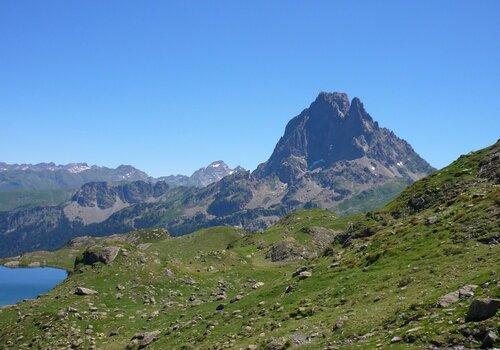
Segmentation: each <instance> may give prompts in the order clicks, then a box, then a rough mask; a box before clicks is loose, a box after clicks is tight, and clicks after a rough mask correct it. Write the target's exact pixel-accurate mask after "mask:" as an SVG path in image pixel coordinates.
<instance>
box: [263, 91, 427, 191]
mask: <svg viewBox="0 0 500 350" xmlns="http://www.w3.org/2000/svg"><path fill="white" fill-rule="evenodd" d="M363 157H366V158H368V159H370V160H374V161H376V162H378V163H380V164H381V165H383V166H384V167H385V168H386V169H389V170H390V172H391V173H392V175H393V176H394V177H409V178H411V179H412V180H415V179H418V178H420V177H422V176H423V175H426V174H428V173H430V172H431V171H432V170H433V168H432V167H431V166H430V165H429V164H428V163H427V162H425V161H424V160H423V159H422V158H420V157H419V156H418V154H416V153H415V151H414V150H413V149H412V148H411V146H410V145H409V144H408V143H407V142H406V141H404V140H402V139H400V138H398V137H397V136H396V135H395V134H394V133H393V132H391V131H390V130H388V129H385V128H380V127H379V125H378V123H377V122H375V121H374V120H373V119H372V117H371V116H370V115H369V114H368V113H367V112H366V110H365V108H364V106H363V104H362V103H361V101H360V100H359V99H358V98H354V99H353V100H352V102H351V103H350V102H349V99H348V97H347V95H346V94H345V93H339V92H334V93H326V92H322V93H320V94H319V95H318V97H317V98H316V100H315V101H314V102H313V103H312V104H311V105H310V106H309V108H307V109H305V110H304V111H302V113H300V114H299V115H298V116H296V117H295V118H293V119H292V120H291V121H290V122H289V123H288V125H287V126H286V129H285V134H284V135H283V137H282V138H281V139H280V141H279V142H278V144H277V145H276V148H275V149H274V152H273V154H272V155H271V157H270V158H269V160H268V161H267V162H265V163H263V164H261V165H260V166H259V167H258V168H257V170H256V171H255V173H254V174H255V176H257V177H260V178H263V177H267V176H272V175H277V176H278V177H279V178H280V180H281V181H283V182H285V183H295V182H297V181H298V180H299V179H300V178H301V177H302V176H304V175H305V174H306V173H308V172H310V171H314V170H316V169H319V170H324V169H328V168H330V167H335V166H336V163H337V162H341V161H353V160H357V159H361V158H363Z"/></svg>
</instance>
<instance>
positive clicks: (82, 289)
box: [75, 287, 98, 295]
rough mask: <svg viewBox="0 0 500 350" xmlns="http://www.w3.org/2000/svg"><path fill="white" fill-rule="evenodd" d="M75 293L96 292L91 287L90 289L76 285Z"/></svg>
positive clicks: (91, 293)
mask: <svg viewBox="0 0 500 350" xmlns="http://www.w3.org/2000/svg"><path fill="white" fill-rule="evenodd" d="M75 294H76V295H94V294H98V292H97V291H95V290H93V289H90V288H85V287H76V288H75Z"/></svg>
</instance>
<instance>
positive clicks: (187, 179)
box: [157, 160, 245, 187]
mask: <svg viewBox="0 0 500 350" xmlns="http://www.w3.org/2000/svg"><path fill="white" fill-rule="evenodd" d="M237 171H245V169H243V168H242V167H240V166H238V167H236V168H234V169H231V168H230V167H229V166H228V165H227V164H226V163H224V162H223V161H222V160H218V161H215V162H213V163H211V164H209V165H208V166H206V167H204V168H200V169H198V170H196V171H195V172H194V173H193V174H192V175H191V176H186V175H170V176H162V177H159V178H157V180H158V181H165V182H166V183H168V184H169V185H172V186H188V187H190V186H193V187H205V186H208V185H210V184H212V183H214V182H217V181H219V180H221V179H222V178H223V177H226V176H228V175H231V174H233V173H235V172H237Z"/></svg>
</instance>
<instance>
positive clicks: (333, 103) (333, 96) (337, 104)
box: [309, 91, 350, 116]
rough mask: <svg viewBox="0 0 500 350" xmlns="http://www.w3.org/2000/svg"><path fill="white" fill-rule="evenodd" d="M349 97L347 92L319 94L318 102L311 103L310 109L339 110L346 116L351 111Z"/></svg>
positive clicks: (323, 92)
mask: <svg viewBox="0 0 500 350" xmlns="http://www.w3.org/2000/svg"><path fill="white" fill-rule="evenodd" d="M349 105H350V103H349V97H348V96H347V94H346V93H345V92H325V91H322V92H320V93H319V95H318V97H316V100H314V102H313V103H311V106H310V107H309V108H312V109H326V110H328V109H330V108H331V109H338V111H340V112H341V115H342V116H343V115H345V114H346V113H347V111H349Z"/></svg>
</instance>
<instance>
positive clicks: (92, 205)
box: [0, 92, 434, 256]
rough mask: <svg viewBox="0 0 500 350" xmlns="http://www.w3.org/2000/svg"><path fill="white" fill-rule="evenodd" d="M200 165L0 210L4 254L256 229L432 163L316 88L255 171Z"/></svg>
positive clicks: (382, 189) (376, 194) (334, 204)
mask: <svg viewBox="0 0 500 350" xmlns="http://www.w3.org/2000/svg"><path fill="white" fill-rule="evenodd" d="M221 170H222V171H221ZM85 171H87V170H84V171H82V172H85ZM200 171H201V172H200V173H198V172H195V173H194V174H193V175H192V176H191V177H189V178H188V177H166V178H163V179H162V180H163V181H161V180H160V181H151V180H150V179H149V180H147V181H144V180H143V179H139V180H138V181H134V182H127V183H125V184H109V183H105V182H91V183H87V184H85V185H84V186H83V187H82V188H81V189H80V190H79V191H78V192H76V194H74V195H73V196H72V198H71V200H70V201H68V202H66V203H64V204H61V205H58V206H41V207H30V208H18V209H16V210H13V211H10V212H4V213H0V256H7V255H15V254H19V253H22V252H25V251H32V250H40V249H55V248H58V247H60V246H62V245H63V244H65V243H66V242H67V241H68V240H69V239H71V238H73V237H75V236H81V235H89V234H90V235H97V236H103V235H109V234H112V233H120V232H126V231H130V230H132V229H135V228H145V227H154V226H160V227H165V228H167V229H168V230H169V231H170V232H171V233H172V234H174V235H180V234H185V233H189V232H192V231H194V230H196V229H198V228H202V227H209V226H214V225H232V226H240V227H244V228H246V229H249V230H260V229H263V228H265V227H267V226H269V225H270V224H272V223H274V222H276V221H277V220H278V219H279V218H280V217H281V216H283V215H285V214H286V213H288V212H290V211H293V210H296V209H300V208H311V207H321V208H326V209H333V210H337V211H340V212H343V213H350V212H357V211H363V210H368V209H372V208H374V207H377V206H380V205H382V204H384V203H385V202H387V201H388V200H389V199H391V198H393V197H394V196H395V195H396V194H397V193H399V192H400V191H401V190H402V189H403V188H405V187H406V186H407V185H408V184H410V183H412V182H413V181H415V180H417V179H419V178H421V177H424V176H426V175H427V174H429V173H431V172H433V171H434V169H433V168H432V167H431V166H430V165H429V164H428V163H427V162H426V161H425V160H423V159H422V158H421V157H420V156H419V155H418V154H417V153H416V152H415V151H414V150H413V149H412V147H411V146H410V145H409V144H408V143H407V142H406V141H404V140H402V139H400V138H398V137H397V136H396V135H395V134H394V133H393V132H392V131H390V130H388V129H385V128H381V127H379V125H378V123H377V122H375V121H374V120H373V119H372V117H371V116H370V115H369V114H368V113H367V112H366V110H365V108H364V106H363V104H362V103H361V101H360V100H359V99H358V98H354V99H353V100H352V101H350V100H349V98H348V96H347V95H346V94H344V93H337V92H335V93H326V92H322V93H320V94H319V95H318V97H317V98H316V100H315V101H313V102H312V103H311V105H310V106H309V107H308V108H306V109H304V110H303V111H302V112H301V113H300V114H299V115H298V116H296V117H295V118H293V119H292V120H291V121H290V122H289V123H288V125H287V126H286V128H285V133H284V135H283V137H282V138H281V139H280V140H279V142H278V144H277V145H276V147H275V149H274V152H273V153H272V155H271V157H270V158H269V159H268V160H267V161H266V162H264V163H262V164H261V165H259V166H258V168H257V169H256V170H255V171H254V172H253V173H251V172H248V171H244V170H242V169H233V170H232V169H229V168H228V167H227V166H226V165H225V164H224V163H223V162H215V163H212V164H211V165H210V166H208V167H207V168H204V169H200ZM220 171H221V172H220ZM82 172H80V173H77V174H81V173H82ZM224 174H227V176H223V175H224ZM211 181H215V182H213V183H211V184H208V183H209V182H211ZM185 184H192V187H183V186H184V185H185ZM205 184H208V185H207V186H206V187H202V186H203V185H205ZM179 185H182V186H179Z"/></svg>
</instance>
